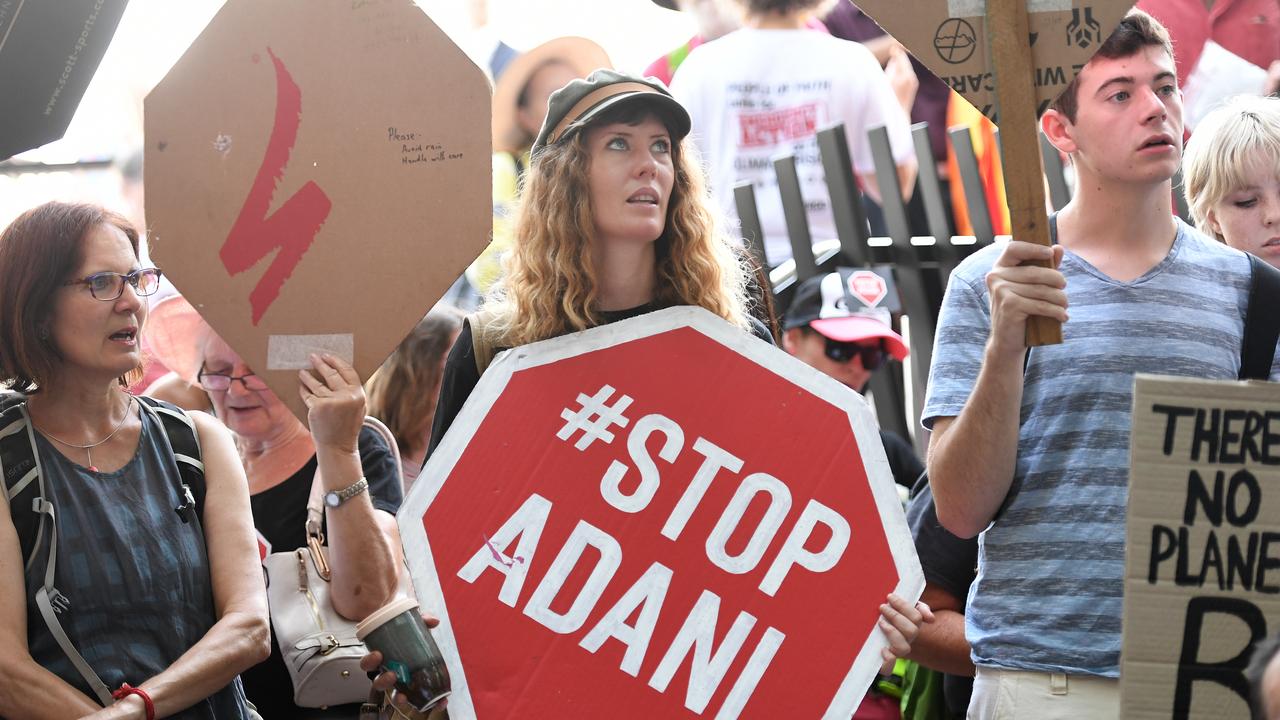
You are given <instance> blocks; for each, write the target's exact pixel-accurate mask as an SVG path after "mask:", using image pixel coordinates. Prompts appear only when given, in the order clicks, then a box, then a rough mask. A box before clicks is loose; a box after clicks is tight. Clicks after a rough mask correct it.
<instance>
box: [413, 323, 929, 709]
mask: <svg viewBox="0 0 1280 720" xmlns="http://www.w3.org/2000/svg"><path fill="white" fill-rule="evenodd" d="M397 517H398V520H399V525H400V533H401V539H402V541H403V543H404V549H405V556H406V557H407V559H408V561H409V567H410V570H411V572H412V575H413V579H414V588H415V590H416V591H417V596H418V598H420V599H421V600H422V602H423V606H424V607H425V608H426V609H427V610H428V611H430V612H434V613H437V614H438V615H439V617H440V626H439V628H437V629H436V630H435V631H434V634H435V637H436V640H437V642H438V643H439V645H440V647H441V651H442V653H443V654H444V656H445V658H446V661H447V664H448V668H449V674H450V677H451V678H452V683H453V695H452V697H450V699H449V716H450V717H451V718H454V720H465V719H466V718H484V719H490V718H510V717H518V718H528V719H533V718H547V719H548V720H549V719H551V718H610V719H612V720H624V719H627V718H636V719H640V718H644V719H648V718H694V717H716V718H724V719H730V718H736V717H739V716H742V717H776V718H783V717H785V718H819V717H828V718H848V717H850V716H851V715H852V713H853V711H854V709H855V708H856V707H857V706H858V704H859V703H860V702H861V700H862V697H863V695H864V693H865V692H866V690H867V687H868V686H869V684H870V683H871V681H872V679H873V678H874V677H875V674H876V671H877V669H878V668H879V666H880V664H881V660H880V651H881V649H882V648H884V647H885V638H884V635H883V633H882V632H881V631H880V630H879V629H877V627H876V622H877V620H878V619H879V606H880V604H881V603H883V602H884V601H885V596H886V595H887V594H888V593H889V592H896V593H898V594H899V595H901V596H902V597H904V598H908V599H915V598H917V597H919V595H920V592H921V591H922V590H923V587H924V579H923V576H922V574H921V570H920V564H919V561H918V559H917V557H916V554H915V547H914V545H913V544H912V542H911V536H910V533H909V532H908V530H907V527H906V521H905V518H904V516H903V513H902V506H901V503H900V502H899V500H898V498H897V492H896V490H895V488H894V482H893V477H892V475H891V473H890V470H889V465H888V462H887V460H886V459H885V454H884V448H883V446H882V445H881V442H880V436H879V434H878V433H877V431H876V427H875V420H874V416H873V415H872V413H871V410H870V409H869V408H868V406H867V404H866V402H865V401H864V400H863V399H862V397H861V396H860V395H858V394H857V393H855V392H853V391H852V390H849V389H848V388H846V387H844V386H843V385H841V384H840V383H838V382H836V381H835V380H833V379H832V378H830V377H827V376H826V375H823V374H822V373H819V372H818V371H816V370H814V369H812V368H810V367H809V366H807V365H805V364H804V363H802V362H800V361H798V360H796V359H795V358H792V357H791V356H789V355H787V354H786V353H784V352H782V351H781V350H779V349H777V348H775V347H772V346H770V345H768V344H767V343H764V342H761V341H760V340H758V339H756V338H754V337H752V336H751V335H749V334H748V333H746V332H745V331H743V330H741V329H739V328H736V327H733V326H731V325H729V324H728V323H726V322H724V321H723V320H721V319H720V318H718V317H715V316H713V315H711V314H710V313H708V312H707V311H705V310H702V309H700V308H690V307H681V308H670V309H667V310H662V311H659V312H655V313H650V314H647V315H642V316H640V317H636V318H632V319H629V320H623V321H620V322H616V323H613V324H611V325H607V326H603V327H598V328H595V329H592V330H588V331H585V332H582V333H576V334H573V335H568V336H565V337H561V338H556V339H553V340H547V341H544V342H540V343H534V344H532V345H527V346H524V347H520V348H516V349H514V350H510V351H508V352H506V353H505V354H503V355H501V356H500V357H499V358H498V359H497V360H496V361H495V362H494V363H493V364H492V365H491V366H490V367H489V369H488V370H487V371H486V372H485V374H484V375H483V376H482V377H481V379H480V383H479V384H478V385H477V386H476V388H475V390H474V392H473V393H472V395H471V397H470V398H469V399H468V401H467V403H466V405H465V406H464V407H463V409H462V411H461V413H459V415H458V417H457V419H456V420H455V421H454V424H453V425H452V426H451V428H450V430H449V432H448V433H447V434H446V436H445V437H444V440H443V441H442V442H441V443H440V445H439V447H438V448H437V449H436V450H435V452H434V453H433V454H432V455H431V458H430V459H429V460H428V462H427V465H426V467H425V468H424V469H423V471H422V475H421V476H419V478H418V480H417V482H416V483H415V484H414V485H413V488H412V490H411V491H410V493H409V497H408V498H406V500H405V503H404V505H403V506H402V507H401V509H400V512H399V514H398V516H397Z"/></svg>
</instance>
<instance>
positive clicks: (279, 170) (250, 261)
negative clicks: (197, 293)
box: [219, 48, 333, 325]
mask: <svg viewBox="0 0 1280 720" xmlns="http://www.w3.org/2000/svg"><path fill="white" fill-rule="evenodd" d="M267 54H268V55H270V56H271V62H272V63H273V64H274V65H275V68H276V118H275V124H274V126H273V127H272V128H271V139H270V140H269V141H268V142H267V151H266V153H264V154H263V156H262V165H261V166H260V167H259V168H258V175H257V177H255V178H254V180H253V187H252V188H250V189H249V196H248V197H247V198H245V201H244V206H243V207H241V208H240V216H239V217H237V218H236V223H235V225H233V226H232V227H231V232H230V233H229V234H228V235H227V241H226V242H225V243H223V245H222V250H221V252H220V253H219V257H221V258H222V264H223V265H224V266H226V268H227V271H228V272H230V273H231V274H232V275H237V274H239V273H242V272H244V271H245V270H248V269H249V268H251V267H253V266H254V265H256V264H257V263H258V261H260V260H262V258H264V257H266V256H267V255H270V254H271V253H272V251H274V250H276V249H279V250H280V252H279V253H278V254H276V257H275V259H274V260H272V261H271V265H270V267H268V268H267V271H266V272H265V273H263V275H262V279H261V280H259V281H258V284H257V285H256V286H255V287H254V288H253V291H252V292H251V293H249V304H250V306H251V307H252V308H253V324H254V325H257V324H258V321H259V320H261V319H262V316H263V315H264V314H266V312H267V308H269V307H271V303H273V302H275V300H276V298H277V297H279V296H280V288H282V287H283V286H284V282H285V281H286V280H288V279H289V276H290V275H292V274H293V270H294V268H296V267H297V266H298V263H299V262H300V261H301V260H302V256H303V255H305V254H306V252H307V250H308V249H309V248H310V247H311V243H312V242H314V241H315V239H316V233H318V232H319V231H320V227H321V226H322V225H324V221H325V219H327V218H328V217H329V209H330V208H331V207H333V203H331V202H330V201H329V196H328V195H325V194H324V191H323V190H321V189H320V186H319V185H316V184H315V182H314V181H311V182H308V183H307V184H306V185H303V186H302V189H300V190H298V192H297V193H296V194H294V196H293V197H291V198H289V199H288V200H287V201H286V202H285V203H284V204H283V205H281V206H280V209H279V210H276V211H275V213H274V214H272V215H270V216H268V215H267V211H268V210H269V209H270V207H271V200H272V197H273V196H274V195H275V191H276V187H277V186H278V185H279V184H280V178H281V177H283V176H284V169H285V166H286V165H288V164H289V154H290V153H291V152H292V151H293V144H294V143H295V142H296V141H297V139H298V126H299V125H300V124H301V123H302V91H301V90H300V89H298V84H297V83H295V82H294V81H293V76H291V75H290V74H289V71H288V70H287V69H286V68H285V66H284V63H283V62H281V61H280V58H278V57H276V54H275V53H274V52H272V51H271V48H267Z"/></svg>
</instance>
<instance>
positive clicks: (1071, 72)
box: [857, 0, 1133, 122]
mask: <svg viewBox="0 0 1280 720" xmlns="http://www.w3.org/2000/svg"><path fill="white" fill-rule="evenodd" d="M857 4H858V7H860V8H862V10H863V11H864V12H866V13H867V14H868V15H870V16H871V17H872V18H873V19H874V20H875V21H876V22H877V23H879V24H880V26H881V27H883V28H884V29H885V30H886V31H887V32H888V33H889V34H890V35H892V36H894V37H895V38H897V40H898V42H901V43H902V44H903V45H905V46H906V47H907V50H909V51H910V52H911V54H912V55H914V56H915V57H916V58H917V59H918V60H920V62H922V63H924V64H925V66H926V67H928V68H929V69H930V70H932V71H933V73H934V74H935V75H937V76H938V77H939V78H941V79H942V81H943V82H945V83H946V84H947V85H949V86H951V88H952V89H953V90H955V91H956V92H958V93H960V94H961V95H963V96H964V97H965V99H966V100H968V101H969V102H970V103H973V106H974V107H976V108H978V110H980V111H981V112H982V114H983V115H986V116H987V117H988V118H990V119H991V120H993V121H997V122H998V120H997V117H996V100H995V92H994V89H995V83H994V80H993V79H992V77H993V76H992V68H991V58H990V51H989V47H990V44H989V43H988V38H987V34H986V28H985V26H986V23H985V20H984V18H983V14H984V13H985V9H986V5H985V3H984V2H983V0H915V1H914V2H907V3H904V2H901V0H858V3H857ZM1132 6H1133V2H1132V0H1027V12H1028V20H1029V24H1030V27H1031V36H1030V38H1029V40H1030V42H1031V55H1032V58H1033V59H1034V63H1033V64H1034V65H1035V67H1034V68H1027V72H1028V73H1034V75H1035V85H1036V97H1037V101H1038V106H1037V108H1036V110H1037V113H1040V112H1043V111H1044V110H1045V109H1046V108H1048V107H1049V104H1050V103H1052V102H1053V100H1054V98H1056V97H1057V96H1058V94H1059V93H1061V92H1062V90H1063V89H1065V88H1066V86H1067V84H1068V83H1070V82H1071V80H1072V79H1073V78H1075V76H1076V74H1077V73H1078V72H1079V71H1080V68H1081V67H1083V66H1084V64H1085V63H1087V62H1089V58H1091V57H1093V54H1094V53H1095V52H1097V50H1098V47H1099V46H1100V45H1101V44H1102V41H1103V40H1105V39H1106V38H1107V36H1108V35H1110V34H1111V31H1112V30H1113V29H1115V27H1116V25H1118V24H1120V19H1121V18H1123V17H1124V14H1125V13H1126V12H1128V11H1129V8H1130V7H1132ZM996 32H1009V30H1008V29H1007V28H1004V27H997V29H996Z"/></svg>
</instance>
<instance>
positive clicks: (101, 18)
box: [0, 0, 128, 160]
mask: <svg viewBox="0 0 1280 720" xmlns="http://www.w3.org/2000/svg"><path fill="white" fill-rule="evenodd" d="M127 3H128V0H54V1H52V2H51V1H48V0H46V1H45V2H38V1H36V0H0V98H4V100H3V106H4V111H3V112H0V160H6V159H8V158H9V157H10V156H12V155H17V154H18V153H20V152H26V151H27V150H30V149H32V148H36V147H40V146H41V145H44V144H46V143H50V142H53V141H54V140H57V139H59V138H61V137H62V135H63V133H65V132H66V131H67V126H68V125H70V124H71V118H72V116H74V115H75V114H76V108H77V107H78V106H79V105H80V99H81V98H82V97H84V91H85V89H87V88H88V87H89V81H90V80H92V79H93V74H94V73H95V72H97V70H98V64H99V63H101V62H102V56H103V55H104V54H106V52H107V46H108V45H109V44H110V43H111V37H112V36H113V35H115V32H116V26H117V25H119V24H120V16H121V15H123V14H124V6H125V5H126V4H127Z"/></svg>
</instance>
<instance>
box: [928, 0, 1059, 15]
mask: <svg viewBox="0 0 1280 720" xmlns="http://www.w3.org/2000/svg"><path fill="white" fill-rule="evenodd" d="M1070 10H1071V0H1027V12H1029V13H1037V12H1067V11H1070ZM986 14H987V0H947V15H948V16H949V17H953V18H958V17H984V16H985V15H986Z"/></svg>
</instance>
